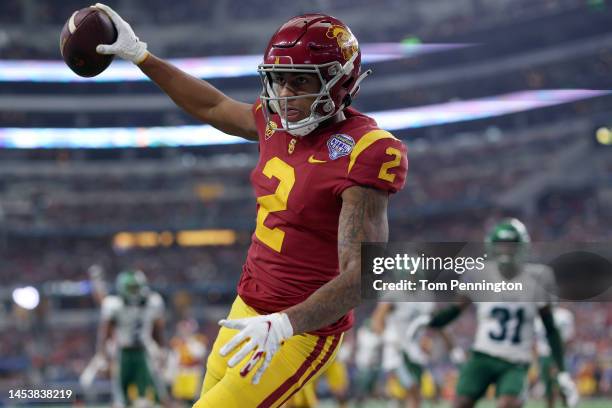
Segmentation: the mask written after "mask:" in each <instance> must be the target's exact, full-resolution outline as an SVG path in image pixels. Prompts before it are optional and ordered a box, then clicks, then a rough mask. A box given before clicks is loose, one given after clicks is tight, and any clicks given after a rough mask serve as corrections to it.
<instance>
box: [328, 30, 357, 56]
mask: <svg viewBox="0 0 612 408" xmlns="http://www.w3.org/2000/svg"><path fill="white" fill-rule="evenodd" d="M326 35H327V38H335V39H336V41H338V46H339V47H340V49H341V50H342V56H343V57H344V59H345V60H349V59H350V58H351V57H352V56H353V54H354V53H356V52H357V50H358V47H359V46H358V44H357V39H356V38H355V36H354V35H353V33H351V31H350V30H349V29H348V28H346V27H343V26H340V25H332V26H330V27H329V28H328V29H327V33H326Z"/></svg>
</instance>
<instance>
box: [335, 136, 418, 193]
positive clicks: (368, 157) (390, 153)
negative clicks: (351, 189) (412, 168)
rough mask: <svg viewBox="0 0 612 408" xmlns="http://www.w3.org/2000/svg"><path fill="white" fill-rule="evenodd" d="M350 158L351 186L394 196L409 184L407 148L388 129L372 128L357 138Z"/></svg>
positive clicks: (348, 174) (348, 175)
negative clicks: (371, 189) (407, 182)
mask: <svg viewBox="0 0 612 408" xmlns="http://www.w3.org/2000/svg"><path fill="white" fill-rule="evenodd" d="M348 159H349V160H348V165H347V168H346V171H347V173H346V174H347V180H349V181H350V182H351V183H354V184H357V185H362V186H368V187H372V188H375V189H379V190H383V191H388V192H390V193H395V192H397V191H399V190H401V189H402V188H403V186H404V184H405V182H406V174H407V171H408V158H407V153H406V146H405V145H404V143H402V142H401V141H400V140H399V139H397V138H395V137H394V136H393V135H392V134H391V133H389V132H387V131H386V130H382V129H376V128H375V129H369V130H366V131H365V132H363V133H362V134H361V136H359V137H357V138H355V145H354V146H353V148H352V149H351V152H350V154H349V158H348Z"/></svg>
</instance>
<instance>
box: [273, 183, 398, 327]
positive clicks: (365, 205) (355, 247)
mask: <svg viewBox="0 0 612 408" xmlns="http://www.w3.org/2000/svg"><path fill="white" fill-rule="evenodd" d="M342 200H343V202H342V210H341V211H340V220H339V226H338V261H339V264H340V275H339V276H337V277H336V278H334V279H332V280H331V281H329V282H327V283H326V284H325V285H323V286H322V287H320V288H319V289H317V291H315V292H314V293H313V294H312V295H311V296H310V297H309V298H308V299H306V300H305V301H304V302H302V303H300V304H298V305H295V306H292V307H291V308H289V309H287V310H285V313H287V315H288V316H289V319H290V321H291V324H292V326H293V331H294V333H296V334H298V333H303V332H309V331H313V330H316V329H319V328H321V327H325V326H327V325H329V324H332V323H334V322H336V321H337V320H338V319H340V318H341V317H342V316H344V315H345V314H346V313H348V312H349V311H350V310H351V309H353V308H354V307H355V306H357V305H358V304H359V303H360V300H361V299H360V297H361V287H360V286H361V284H360V283H361V243H362V242H387V240H388V236H389V226H388V222H387V203H388V194H387V193H386V192H383V191H380V190H375V189H371V188H365V187H352V188H350V189H347V190H345V192H344V193H343V194H342Z"/></svg>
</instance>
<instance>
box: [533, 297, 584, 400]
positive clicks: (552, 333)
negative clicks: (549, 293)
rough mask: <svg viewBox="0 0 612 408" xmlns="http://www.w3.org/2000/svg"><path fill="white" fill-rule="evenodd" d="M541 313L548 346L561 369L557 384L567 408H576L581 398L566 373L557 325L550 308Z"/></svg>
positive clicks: (541, 310)
mask: <svg viewBox="0 0 612 408" xmlns="http://www.w3.org/2000/svg"><path fill="white" fill-rule="evenodd" d="M539 313H540V318H541V319H542V324H543V326H544V328H545V329H546V338H547V339H548V344H549V345H550V351H551V354H552V356H553V359H554V360H555V364H556V365H557V368H558V369H559V373H558V374H557V382H558V383H559V388H560V389H561V394H563V398H564V399H565V402H566V404H567V406H569V407H575V406H576V405H577V404H578V401H579V399H580V396H579V394H578V390H577V388H576V384H575V383H574V381H573V380H572V378H571V376H570V375H569V373H568V372H567V371H565V357H564V351H563V341H562V339H561V334H560V333H559V330H558V329H557V326H556V324H555V319H554V316H553V313H552V310H551V308H550V306H545V307H542V308H540V309H539Z"/></svg>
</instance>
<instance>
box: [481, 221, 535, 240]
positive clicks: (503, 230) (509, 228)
mask: <svg viewBox="0 0 612 408" xmlns="http://www.w3.org/2000/svg"><path fill="white" fill-rule="evenodd" d="M530 241H531V238H530V237H529V233H528V232H527V228H526V227H525V224H523V223H522V222H520V221H519V220H518V219H516V218H506V219H504V220H502V221H500V222H498V223H497V224H495V226H494V227H493V228H492V229H491V231H490V232H489V234H487V238H486V242H489V243H492V242H516V243H522V244H525V243H528V242H530Z"/></svg>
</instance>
